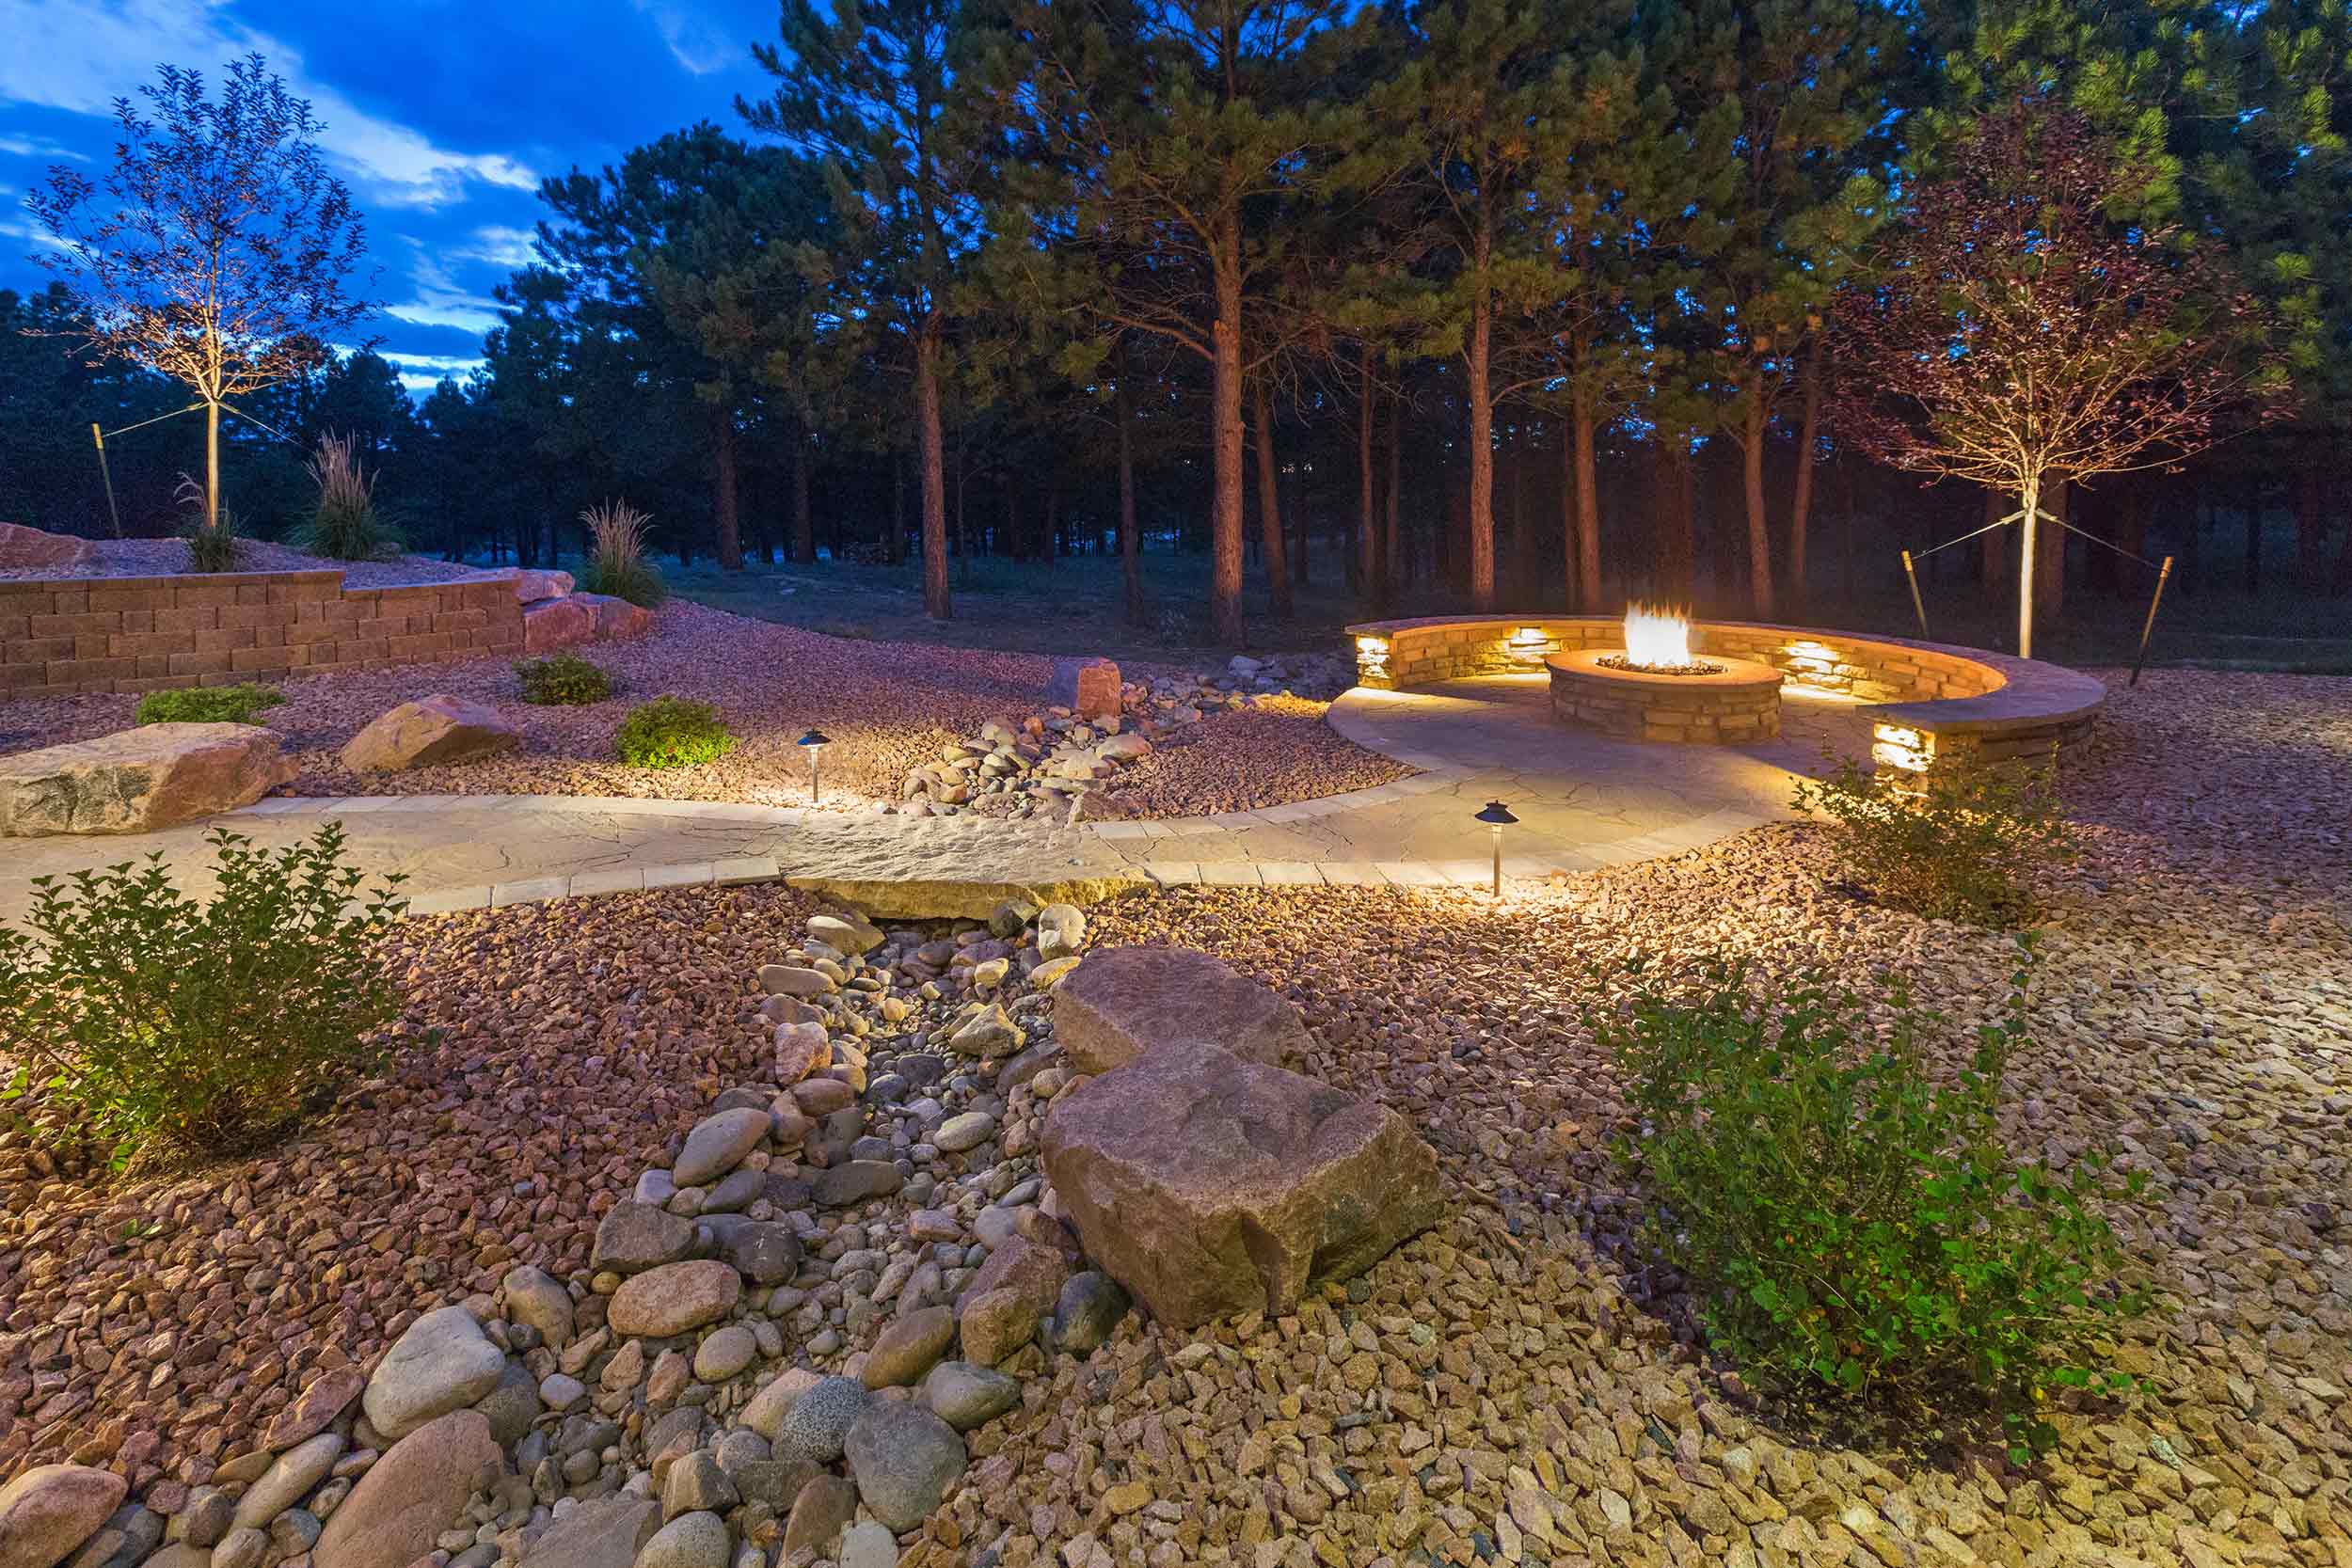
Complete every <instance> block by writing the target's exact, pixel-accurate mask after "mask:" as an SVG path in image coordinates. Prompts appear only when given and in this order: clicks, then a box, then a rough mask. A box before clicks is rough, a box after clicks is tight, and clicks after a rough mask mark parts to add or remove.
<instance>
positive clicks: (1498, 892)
mask: <svg viewBox="0 0 2352 1568" xmlns="http://www.w3.org/2000/svg"><path fill="white" fill-rule="evenodd" d="M1478 820H1480V821H1481V822H1484V823H1486V825H1487V826H1488V827H1490V828H1492V829H1493V830H1494V835H1495V885H1494V894H1495V896H1496V897H1497V898H1500V897H1502V830H1503V829H1505V828H1507V827H1509V826H1510V825H1511V824H1512V823H1514V822H1517V821H1518V817H1516V816H1512V815H1511V808H1510V807H1509V806H1506V805H1504V804H1503V803H1502V801H1500V800H1489V801H1487V802H1486V810H1485V811H1482V812H1480V813H1479V814H1478Z"/></svg>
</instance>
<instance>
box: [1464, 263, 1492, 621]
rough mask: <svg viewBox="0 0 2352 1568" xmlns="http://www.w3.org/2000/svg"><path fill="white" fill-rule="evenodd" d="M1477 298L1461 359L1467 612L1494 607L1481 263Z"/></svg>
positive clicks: (1487, 300) (1487, 314) (1487, 322)
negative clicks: (1465, 410) (1466, 442)
mask: <svg viewBox="0 0 2352 1568" xmlns="http://www.w3.org/2000/svg"><path fill="white" fill-rule="evenodd" d="M1477 286H1478V295H1477V297H1476V298H1475V299H1473V300H1472V301H1471V302H1470V347H1469V349H1468V351H1467V352H1466V353H1465V354H1464V356H1463V360H1464V372H1465V373H1464V377H1463V383H1462V393H1463V396H1464V397H1466V398H1467V399H1468V400H1469V402H1470V520H1469V532H1470V562H1469V567H1470V571H1469V578H1470V580H1469V582H1468V584H1467V586H1468V588H1469V590H1470V608H1471V609H1473V610H1493V609H1494V607H1495V447H1494V432H1495V411H1494V404H1493V403H1492V401H1491V394H1490V393H1489V391H1488V388H1489V386H1490V385H1491V377H1490V375H1489V369H1490V359H1491V356H1492V354H1493V349H1494V301H1493V300H1492V298H1491V297H1489V295H1488V293H1487V290H1486V275H1485V269H1484V266H1483V264H1482V266H1481V269H1480V275H1479V280H1478V285H1477Z"/></svg>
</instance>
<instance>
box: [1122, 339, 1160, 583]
mask: <svg viewBox="0 0 2352 1568" xmlns="http://www.w3.org/2000/svg"><path fill="white" fill-rule="evenodd" d="M1118 371H1119V381H1118V384H1117V387H1116V388H1115V390H1116V392H1117V395H1118V403H1117V412H1118V417H1119V576H1120V587H1121V588H1122V589H1123V590H1124V592H1125V594H1126V601H1127V624H1128V625H1129V626H1142V625H1143V624H1144V623H1145V622H1147V621H1149V620H1150V619H1151V618H1152V611H1151V607H1150V606H1148V605H1146V604H1145V603H1144V601H1143V562H1142V559H1141V547H1142V541H1141V540H1140V539H1139V538H1138V537H1137V535H1136V437H1135V422H1136V404H1135V399H1134V397H1133V396H1132V395H1131V394H1130V393H1129V392H1128V390H1127V345H1126V343H1125V341H1124V340H1122V341H1120V347H1119V367H1118Z"/></svg>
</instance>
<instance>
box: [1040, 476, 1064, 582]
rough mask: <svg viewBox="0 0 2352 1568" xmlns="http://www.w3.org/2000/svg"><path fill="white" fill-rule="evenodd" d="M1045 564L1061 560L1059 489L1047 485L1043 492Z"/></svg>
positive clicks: (1050, 564) (1054, 563)
mask: <svg viewBox="0 0 2352 1568" xmlns="http://www.w3.org/2000/svg"><path fill="white" fill-rule="evenodd" d="M1044 521H1045V564H1046V565H1048V566H1053V565H1056V564H1058V563H1059V562H1060V560H1061V490H1060V488H1059V487H1058V486H1049V487H1048V488H1047V489H1046V492H1045V519H1044Z"/></svg>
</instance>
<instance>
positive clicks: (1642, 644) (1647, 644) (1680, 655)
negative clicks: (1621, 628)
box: [1625, 604, 1698, 670]
mask: <svg viewBox="0 0 2352 1568" xmlns="http://www.w3.org/2000/svg"><path fill="white" fill-rule="evenodd" d="M1625 661H1626V663H1628V664H1629V665H1631V666H1633V667H1634V668H1636V669H1640V670H1683V669H1688V668H1690V667H1691V666H1692V665H1693V664H1696V663H1697V662H1698V661H1697V660H1696V659H1694V658H1692V657H1691V618H1690V616H1688V615H1686V614H1684V613H1682V612H1681V611H1680V610H1668V609H1665V608H1664V607H1663V606H1651V605H1640V604H1636V605H1628V606H1627V607H1626V611H1625Z"/></svg>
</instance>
